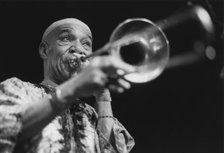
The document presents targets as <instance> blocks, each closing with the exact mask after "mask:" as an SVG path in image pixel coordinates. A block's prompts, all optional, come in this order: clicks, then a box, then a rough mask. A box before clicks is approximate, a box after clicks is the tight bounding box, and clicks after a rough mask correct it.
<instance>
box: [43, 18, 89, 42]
mask: <svg viewBox="0 0 224 153" xmlns="http://www.w3.org/2000/svg"><path fill="white" fill-rule="evenodd" d="M62 21H63V20H62ZM64 31H67V32H71V33H73V32H75V33H79V34H82V35H84V36H87V37H89V38H90V39H92V33H91V31H90V29H89V27H88V26H87V25H86V24H85V23H83V22H81V21H79V20H78V21H76V20H75V21H74V20H72V21H67V22H65V21H64V22H55V23H53V24H52V25H50V26H49V27H48V28H47V29H46V30H45V32H44V34H43V37H42V40H49V39H51V38H53V37H55V36H58V35H59V34H60V33H62V32H64Z"/></svg>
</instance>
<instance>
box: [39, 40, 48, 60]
mask: <svg viewBox="0 0 224 153" xmlns="http://www.w3.org/2000/svg"><path fill="white" fill-rule="evenodd" d="M39 55H40V57H41V58H42V59H47V58H48V44H47V43H46V42H44V41H42V42H41V43H40V45H39Z"/></svg>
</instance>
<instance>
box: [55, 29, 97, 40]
mask: <svg viewBox="0 0 224 153" xmlns="http://www.w3.org/2000/svg"><path fill="white" fill-rule="evenodd" d="M64 32H67V33H70V32H72V30H71V29H63V30H61V32H59V34H58V36H60V35H61V34H62V33H64ZM87 36H88V38H89V39H90V40H91V41H93V38H92V37H91V35H89V34H87Z"/></svg>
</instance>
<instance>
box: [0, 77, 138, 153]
mask: <svg viewBox="0 0 224 153" xmlns="http://www.w3.org/2000/svg"><path fill="white" fill-rule="evenodd" d="M45 96H47V91H46V89H44V88H43V87H41V86H37V85H35V84H32V83H29V82H24V81H21V80H20V79H18V78H10V79H7V80H5V81H4V82H2V83H1V84H0V153H13V152H14V153H117V152H118V153H126V152H129V151H130V150H131V149H132V147H133V146H134V140H133V138H132V137H131V136H130V134H129V133H128V131H127V130H126V129H125V128H124V127H123V126H122V124H121V123H120V122H119V121H118V120H116V121H115V123H114V125H113V130H112V135H113V137H114V138H113V141H114V142H113V143H111V142H110V141H109V140H107V139H106V137H104V135H103V134H102V133H101V132H100V131H99V130H98V129H97V126H96V124H97V117H98V116H97V113H96V112H95V110H94V108H92V107H91V106H90V105H88V104H86V103H84V102H81V101H77V103H76V104H75V105H74V106H72V107H71V108H70V109H67V110H66V111H65V112H63V113H62V114H61V115H58V116H57V117H56V118H55V119H54V120H53V121H52V122H50V123H49V124H48V125H47V126H46V127H45V128H44V129H43V130H42V131H41V132H40V133H39V134H37V135H36V136H35V137H33V138H32V139H30V140H29V142H27V143H25V144H24V145H23V146H22V147H18V146H17V147H15V146H16V144H17V137H18V135H19V133H20V132H22V131H21V129H22V126H23V125H22V122H21V121H22V117H23V114H24V112H25V111H26V110H27V106H28V105H29V104H30V102H31V101H38V100H41V99H42V98H43V97H45ZM15 148H19V149H15Z"/></svg>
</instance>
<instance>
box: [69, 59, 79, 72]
mask: <svg viewBox="0 0 224 153" xmlns="http://www.w3.org/2000/svg"><path fill="white" fill-rule="evenodd" d="M68 63H69V67H70V68H71V69H73V70H77V69H78V68H79V67H80V66H81V65H82V61H81V59H79V58H77V57H74V58H72V59H69V61H68Z"/></svg>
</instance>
